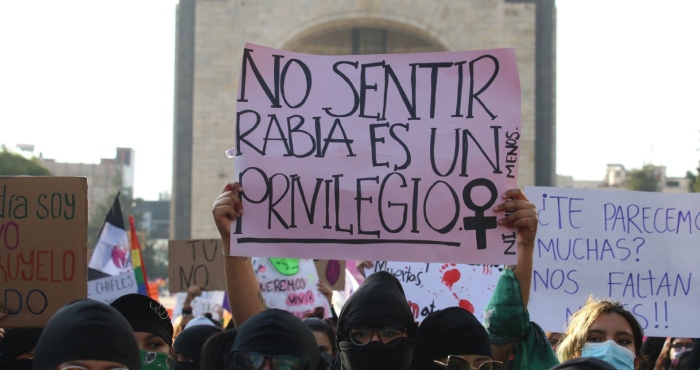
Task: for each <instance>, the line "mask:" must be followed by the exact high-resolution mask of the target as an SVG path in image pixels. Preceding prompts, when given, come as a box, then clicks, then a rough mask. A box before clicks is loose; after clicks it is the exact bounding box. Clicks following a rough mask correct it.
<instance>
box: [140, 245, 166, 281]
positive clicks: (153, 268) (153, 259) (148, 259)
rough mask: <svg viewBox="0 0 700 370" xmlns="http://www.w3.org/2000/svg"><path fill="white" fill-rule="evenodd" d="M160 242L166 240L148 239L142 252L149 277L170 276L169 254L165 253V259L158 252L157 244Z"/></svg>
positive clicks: (164, 277)
mask: <svg viewBox="0 0 700 370" xmlns="http://www.w3.org/2000/svg"><path fill="white" fill-rule="evenodd" d="M159 242H165V243H166V244H167V241H164V240H162V239H160V240H148V241H147V242H146V245H145V246H144V248H143V251H142V252H141V254H142V255H143V264H144V265H145V266H146V271H147V272H148V279H149V280H152V279H155V278H159V277H160V278H163V279H167V278H168V259H167V254H165V259H163V258H161V257H162V256H160V255H159V254H158V253H157V252H156V248H155V246H156V244H157V243H159Z"/></svg>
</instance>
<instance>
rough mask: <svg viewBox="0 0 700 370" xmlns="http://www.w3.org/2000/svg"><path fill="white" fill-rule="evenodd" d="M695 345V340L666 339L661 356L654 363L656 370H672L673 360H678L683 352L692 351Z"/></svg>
mask: <svg viewBox="0 0 700 370" xmlns="http://www.w3.org/2000/svg"><path fill="white" fill-rule="evenodd" d="M694 344H695V340H694V339H693V338H673V337H671V338H666V339H665V340H664V345H663V347H662V349H661V351H660V353H659V356H658V357H657V360H656V361H655V362H654V364H655V365H654V370H668V369H670V368H671V363H672V362H673V360H675V359H676V358H678V356H680V355H681V354H682V353H683V352H690V351H692V349H693V346H694Z"/></svg>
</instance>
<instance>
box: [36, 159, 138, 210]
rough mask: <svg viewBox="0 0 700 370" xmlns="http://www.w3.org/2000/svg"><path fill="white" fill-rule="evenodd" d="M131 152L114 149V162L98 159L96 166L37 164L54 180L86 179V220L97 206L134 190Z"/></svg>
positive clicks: (54, 161)
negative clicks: (64, 178) (115, 152)
mask: <svg viewBox="0 0 700 370" xmlns="http://www.w3.org/2000/svg"><path fill="white" fill-rule="evenodd" d="M134 159H135V152H134V150H133V149H131V148H117V155H116V156H115V157H114V158H102V159H101V160H100V163H96V164H93V163H67V162H56V160H54V159H48V158H39V163H40V164H41V165H42V166H44V167H46V168H48V169H49V171H51V173H52V174H53V175H54V176H85V177H87V179H88V216H89V217H92V216H93V215H94V212H95V210H96V209H97V207H98V206H99V205H100V204H111V203H112V201H114V196H115V195H117V192H118V191H120V190H122V189H131V190H133V188H134Z"/></svg>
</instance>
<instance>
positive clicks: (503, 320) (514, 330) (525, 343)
mask: <svg viewBox="0 0 700 370" xmlns="http://www.w3.org/2000/svg"><path fill="white" fill-rule="evenodd" d="M484 316H485V326H486V330H487V331H488V332H489V339H490V340H491V343H492V344H494V345H497V346H503V345H506V344H509V343H513V342H516V344H515V350H514V351H515V361H514V364H513V365H514V366H513V369H514V370H530V369H532V370H540V369H549V368H551V367H552V366H554V365H557V364H558V363H559V361H558V360H557V357H556V356H555V355H554V351H553V350H552V346H551V345H550V343H549V341H548V340H547V336H546V335H545V334H544V331H543V330H542V328H540V326H539V325H537V324H536V323H534V322H531V321H530V314H529V313H528V312H527V310H526V309H525V308H524V307H523V297H522V295H521V294H520V283H518V280H517V279H516V278H515V274H514V273H513V270H510V269H507V268H506V269H503V273H502V274H501V277H500V278H499V279H498V284H497V285H496V289H495V290H494V292H493V296H491V299H490V300H489V303H488V304H487V305H486V308H485V309H484Z"/></svg>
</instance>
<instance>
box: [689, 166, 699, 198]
mask: <svg viewBox="0 0 700 370" xmlns="http://www.w3.org/2000/svg"><path fill="white" fill-rule="evenodd" d="M696 170H697V171H698V174H697V175H694V174H693V173H692V172H690V171H688V172H686V173H685V177H687V178H688V180H690V181H689V182H688V191H689V192H691V193H700V166H698V167H697V168H696Z"/></svg>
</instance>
